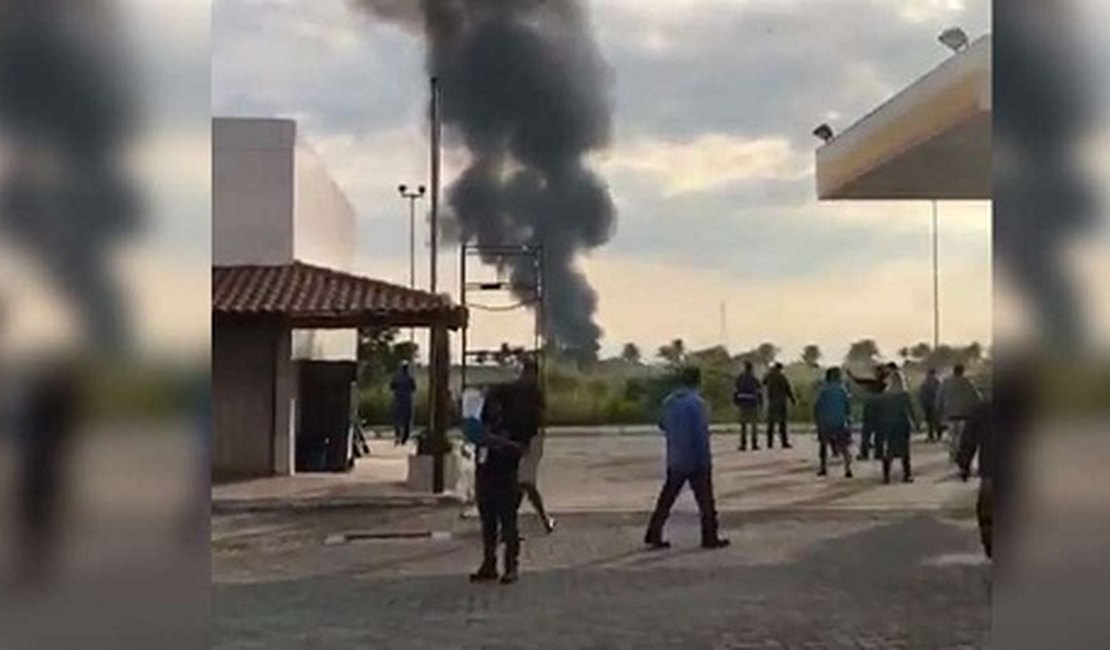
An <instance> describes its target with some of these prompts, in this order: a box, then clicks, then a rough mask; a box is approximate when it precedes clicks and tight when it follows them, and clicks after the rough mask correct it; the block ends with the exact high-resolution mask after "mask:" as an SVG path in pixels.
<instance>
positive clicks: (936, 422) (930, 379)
mask: <svg viewBox="0 0 1110 650" xmlns="http://www.w3.org/2000/svg"><path fill="white" fill-rule="evenodd" d="M939 392H940V379H939V378H937V369H936V368H932V367H930V368H929V369H928V370H927V371H926V373H925V381H923V382H921V387H920V388H919V389H918V393H917V398H918V401H919V402H921V411H922V414H923V415H924V416H925V427H926V430H927V431H928V433H927V436H928V437H927V438H926V440H927V441H928V442H937V441H939V440H940V416H939V415H938V414H937V393H939Z"/></svg>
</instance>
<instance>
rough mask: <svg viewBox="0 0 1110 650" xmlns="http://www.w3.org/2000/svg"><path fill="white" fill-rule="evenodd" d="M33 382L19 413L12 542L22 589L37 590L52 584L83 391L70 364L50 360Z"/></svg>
mask: <svg viewBox="0 0 1110 650" xmlns="http://www.w3.org/2000/svg"><path fill="white" fill-rule="evenodd" d="M43 365H44V367H43V368H41V369H39V370H38V372H37V373H36V374H35V376H33V377H31V378H30V380H29V383H28V385H27V386H26V387H25V392H23V393H22V394H21V395H20V397H21V398H22V399H20V400H19V403H18V404H17V405H16V408H15V411H16V412H15V413H14V416H15V423H14V424H15V428H16V452H17V462H16V468H17V483H16V497H17V503H16V508H15V514H16V517H17V519H16V525H15V526H14V528H15V535H14V536H13V539H14V542H15V545H16V548H15V552H16V554H17V562H16V566H17V567H18V568H17V580H18V582H19V585H20V587H23V588H27V589H35V588H38V587H40V586H41V585H43V584H44V583H45V582H47V581H48V580H49V579H50V578H52V577H53V576H52V573H53V571H54V570H55V569H56V568H57V567H56V566H55V565H56V563H57V560H58V550H59V548H58V547H59V542H60V536H61V524H62V515H63V507H64V502H65V497H66V496H67V492H68V490H67V488H68V487H69V485H68V480H67V478H68V477H69V473H70V470H71V464H70V461H71V457H72V452H73V445H74V443H75V442H76V441H75V440H74V438H75V437H76V436H77V427H78V418H79V416H80V412H79V409H80V407H81V404H80V396H81V390H80V389H81V386H80V382H79V378H78V376H77V372H76V366H74V365H72V364H71V362H70V361H69V360H61V359H59V360H49V361H47V362H46V363H45V364H43Z"/></svg>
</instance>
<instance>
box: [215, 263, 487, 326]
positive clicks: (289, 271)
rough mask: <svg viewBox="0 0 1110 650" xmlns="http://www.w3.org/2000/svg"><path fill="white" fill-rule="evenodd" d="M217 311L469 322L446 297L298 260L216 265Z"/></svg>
mask: <svg viewBox="0 0 1110 650" xmlns="http://www.w3.org/2000/svg"><path fill="white" fill-rule="evenodd" d="M212 313H213V314H214V315H216V316H219V317H222V318H240V319H249V318H261V317H279V318H283V319H285V320H288V321H289V322H290V323H291V324H292V325H293V326H295V327H297V326H299V327H320V328H325V327H357V326H359V325H389V326H421V325H432V324H444V325H447V326H449V327H452V328H458V327H462V326H464V325H465V324H466V317H467V311H466V309H465V308H464V307H460V306H458V305H455V304H454V303H453V302H452V301H451V299H450V298H449V297H447V296H437V295H434V294H431V293H427V292H424V291H415V290H412V289H408V288H406V287H401V286H397V285H394V284H389V283H388V282H382V281H381V280H374V279H371V278H365V277H361V276H358V275H352V274H350V273H343V272H341V271H335V270H332V269H328V268H323V267H319V266H313V265H310V264H304V263H302V262H294V263H292V264H285V265H280V266H253V265H244V266H213V267H212Z"/></svg>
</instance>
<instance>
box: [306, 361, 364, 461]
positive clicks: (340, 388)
mask: <svg viewBox="0 0 1110 650" xmlns="http://www.w3.org/2000/svg"><path fill="white" fill-rule="evenodd" d="M298 365H299V373H298V374H299V377H298V389H299V390H298V394H299V396H300V397H299V399H298V409H299V415H298V423H297V424H298V426H297V458H296V462H297V471H298V472H345V471H348V470H349V469H350V468H351V465H352V462H353V461H352V454H351V438H350V435H351V390H352V386H353V384H354V383H355V379H356V375H357V367H358V366H357V364H356V362H354V361H302V362H300V363H299V364H298Z"/></svg>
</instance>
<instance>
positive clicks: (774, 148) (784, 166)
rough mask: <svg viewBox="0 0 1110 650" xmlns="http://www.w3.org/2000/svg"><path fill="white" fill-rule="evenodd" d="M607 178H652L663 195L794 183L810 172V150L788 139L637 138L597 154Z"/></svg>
mask: <svg viewBox="0 0 1110 650" xmlns="http://www.w3.org/2000/svg"><path fill="white" fill-rule="evenodd" d="M598 162H599V164H600V166H601V168H602V170H603V171H604V172H605V173H606V174H607V175H608V174H620V173H622V172H632V173H637V174H648V175H651V176H654V177H655V178H656V179H657V181H658V182H659V183H661V184H662V186H663V187H664V188H665V189H664V194H665V196H668V197H671V196H676V195H679V194H686V193H690V192H701V191H705V190H710V189H717V188H720V187H722V186H725V185H728V184H729V183H733V182H736V181H746V180H795V179H798V178H802V177H805V176H807V175H810V174H812V171H813V164H812V160H811V156H810V154H809V153H808V152H799V151H797V150H795V149H794V148H793V147H792V146H791V145H790V142H789V141H788V140H786V139H785V138H773V137H768V138H758V139H746V138H738V137H734V136H731V135H727V134H722V133H707V134H704V135H701V136H698V137H697V138H695V139H693V140H690V141H687V142H669V141H665V140H639V141H637V142H633V143H630V144H626V145H618V146H617V147H616V148H615V149H613V150H611V151H609V152H606V153H604V154H602V155H600V156H598Z"/></svg>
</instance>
